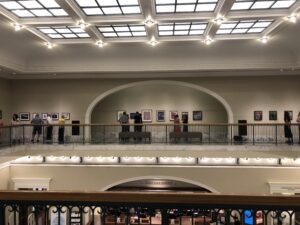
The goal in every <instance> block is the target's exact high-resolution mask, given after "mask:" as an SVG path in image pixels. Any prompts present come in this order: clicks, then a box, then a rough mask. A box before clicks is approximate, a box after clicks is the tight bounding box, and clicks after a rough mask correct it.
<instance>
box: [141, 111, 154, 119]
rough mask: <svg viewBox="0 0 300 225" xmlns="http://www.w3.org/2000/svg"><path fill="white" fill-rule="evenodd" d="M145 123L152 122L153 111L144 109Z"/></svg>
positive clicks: (143, 117)
mask: <svg viewBox="0 0 300 225" xmlns="http://www.w3.org/2000/svg"><path fill="white" fill-rule="evenodd" d="M142 120H143V122H152V109H142Z"/></svg>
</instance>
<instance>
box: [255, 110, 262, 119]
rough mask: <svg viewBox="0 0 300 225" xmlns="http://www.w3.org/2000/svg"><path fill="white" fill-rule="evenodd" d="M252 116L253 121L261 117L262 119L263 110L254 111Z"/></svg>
mask: <svg viewBox="0 0 300 225" xmlns="http://www.w3.org/2000/svg"><path fill="white" fill-rule="evenodd" d="M253 116H254V121H262V119H263V111H261V110H256V111H254V114H253Z"/></svg>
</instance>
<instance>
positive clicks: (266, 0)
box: [231, 0, 296, 11]
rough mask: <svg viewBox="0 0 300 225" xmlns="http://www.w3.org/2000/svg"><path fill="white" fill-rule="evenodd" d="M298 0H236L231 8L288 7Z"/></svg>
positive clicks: (262, 8) (234, 9) (260, 8)
mask: <svg viewBox="0 0 300 225" xmlns="http://www.w3.org/2000/svg"><path fill="white" fill-rule="evenodd" d="M295 2H296V0H280V1H278V0H235V2H234V4H233V5H232V8H231V10H233V11H236V10H265V9H288V8H290V7H292V5H294V3H295Z"/></svg>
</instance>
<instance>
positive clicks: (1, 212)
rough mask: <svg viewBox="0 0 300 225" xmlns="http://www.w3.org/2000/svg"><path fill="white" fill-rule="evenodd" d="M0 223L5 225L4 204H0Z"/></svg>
mask: <svg viewBox="0 0 300 225" xmlns="http://www.w3.org/2000/svg"><path fill="white" fill-rule="evenodd" d="M0 225H5V207H4V205H1V206H0Z"/></svg>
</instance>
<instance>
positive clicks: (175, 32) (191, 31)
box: [158, 22, 208, 36]
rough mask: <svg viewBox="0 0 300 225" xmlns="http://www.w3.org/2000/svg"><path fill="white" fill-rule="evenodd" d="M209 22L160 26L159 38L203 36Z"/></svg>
mask: <svg viewBox="0 0 300 225" xmlns="http://www.w3.org/2000/svg"><path fill="white" fill-rule="evenodd" d="M207 25H208V23H207V22H185V23H177V22H176V23H166V24H163V23H162V24H158V35H159V36H191V35H202V34H203V33H204V31H205V29H206V28H207Z"/></svg>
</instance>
